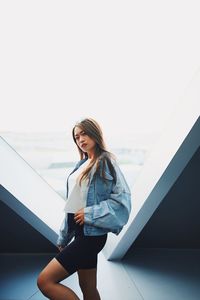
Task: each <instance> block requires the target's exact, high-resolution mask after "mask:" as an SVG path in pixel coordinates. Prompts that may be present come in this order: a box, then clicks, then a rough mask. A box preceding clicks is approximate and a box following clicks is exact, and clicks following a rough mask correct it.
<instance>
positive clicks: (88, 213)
mask: <svg viewBox="0 0 200 300" xmlns="http://www.w3.org/2000/svg"><path fill="white" fill-rule="evenodd" d="M115 170H116V175H117V181H116V184H115V185H114V187H113V189H112V193H111V194H110V196H109V198H108V199H106V200H103V201H101V202H100V203H99V204H95V205H92V206H88V207H85V208H84V222H85V223H87V224H90V225H93V226H97V227H102V228H108V229H110V230H111V231H113V232H115V233H119V232H120V231H121V229H122V227H123V226H124V225H125V224H126V223H127V222H128V219H129V215H130V211H131V192H130V189H129V187H128V184H127V182H126V180H125V178H124V175H123V173H122V172H121V170H120V168H119V167H118V166H117V167H115Z"/></svg>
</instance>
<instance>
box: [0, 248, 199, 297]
mask: <svg viewBox="0 0 200 300" xmlns="http://www.w3.org/2000/svg"><path fill="white" fill-rule="evenodd" d="M54 256H55V254H1V255H0V300H44V299H47V298H46V297H44V296H43V295H42V294H41V292H40V291H39V289H38V287H37V283H36V281H37V276H38V274H39V273H40V271H41V270H42V269H43V268H44V267H45V266H46V264H47V263H48V262H49V261H50V260H51V259H52V258H53V257H54ZM199 266H200V250H183V249H182V250H172V249H135V251H134V253H131V254H129V255H126V256H125V258H124V259H123V260H122V261H115V262H114V261H107V260H106V259H105V257H104V255H103V254H102V253H100V254H99V261H98V290H99V292H100V295H101V299H102V300H122V299H124V300H199V299H200V284H199V283H200V268H199ZM62 283H63V284H65V285H67V286H69V287H70V288H71V289H73V290H74V291H75V292H76V294H77V295H78V296H79V298H80V299H83V297H82V293H81V290H80V288H79V285H78V276H77V273H75V274H73V275H72V276H70V277H68V278H67V279H65V280H64V281H63V282H62Z"/></svg>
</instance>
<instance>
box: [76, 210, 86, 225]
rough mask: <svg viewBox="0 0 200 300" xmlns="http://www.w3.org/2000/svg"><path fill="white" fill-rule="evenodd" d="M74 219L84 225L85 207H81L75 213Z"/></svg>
mask: <svg viewBox="0 0 200 300" xmlns="http://www.w3.org/2000/svg"><path fill="white" fill-rule="evenodd" d="M74 220H75V222H76V223H77V224H79V225H83V223H84V209H83V208H81V209H80V210H78V211H77V212H76V213H75V214H74Z"/></svg>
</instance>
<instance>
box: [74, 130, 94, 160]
mask: <svg viewBox="0 0 200 300" xmlns="http://www.w3.org/2000/svg"><path fill="white" fill-rule="evenodd" d="M74 138H75V140H76V144H77V145H78V146H79V148H80V149H81V150H82V151H83V152H87V154H88V156H89V157H91V156H92V154H93V153H94V148H95V145H96V143H95V141H94V140H93V139H91V138H90V137H89V136H88V135H87V134H86V133H85V131H84V130H83V129H82V128H80V127H75V129H74Z"/></svg>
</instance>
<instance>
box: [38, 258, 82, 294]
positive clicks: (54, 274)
mask: <svg viewBox="0 0 200 300" xmlns="http://www.w3.org/2000/svg"><path fill="white" fill-rule="evenodd" d="M68 276H70V274H69V273H68V272H67V271H66V270H65V268H64V267H63V266H62V265H61V264H60V263H59V262H58V261H57V259H56V258H53V259H52V260H51V261H50V262H49V264H48V265H47V266H46V267H45V268H44V269H43V270H42V272H41V273H40V274H39V276H38V279H37V285H38V287H39V289H40V290H41V292H42V293H43V294H44V295H45V296H46V297H48V298H49V299H51V300H80V299H79V298H78V296H77V295H76V294H75V293H74V292H73V291H72V290H71V289H70V288H68V287H66V286H64V285H63V284H61V283H59V282H60V281H62V280H64V279H65V278H67V277H68Z"/></svg>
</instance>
